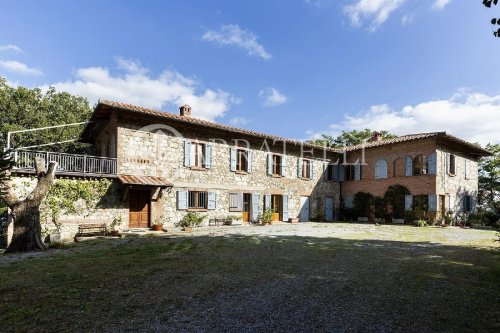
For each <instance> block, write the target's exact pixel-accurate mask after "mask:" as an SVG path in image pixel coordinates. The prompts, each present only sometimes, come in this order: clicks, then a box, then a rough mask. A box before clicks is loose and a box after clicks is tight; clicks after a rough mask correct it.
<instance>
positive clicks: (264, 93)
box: [259, 87, 288, 106]
mask: <svg viewBox="0 0 500 333" xmlns="http://www.w3.org/2000/svg"><path fill="white" fill-rule="evenodd" d="M259 97H260V98H261V99H262V100H263V103H262V105H264V106H277V105H281V104H284V103H286V101H287V100H288V97H286V96H285V95H283V94H282V93H280V92H279V91H278V89H276V88H272V87H271V88H266V89H264V90H261V91H260V92H259Z"/></svg>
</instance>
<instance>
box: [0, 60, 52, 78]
mask: <svg viewBox="0 0 500 333" xmlns="http://www.w3.org/2000/svg"><path fill="white" fill-rule="evenodd" d="M0 68H3V69H5V70H6V71H9V72H12V73H17V74H22V75H43V72H42V71H41V70H39V69H38V68H32V67H28V66H27V65H26V64H23V63H22V62H19V61H16V60H0Z"/></svg>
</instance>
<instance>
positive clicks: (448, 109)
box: [310, 89, 500, 144]
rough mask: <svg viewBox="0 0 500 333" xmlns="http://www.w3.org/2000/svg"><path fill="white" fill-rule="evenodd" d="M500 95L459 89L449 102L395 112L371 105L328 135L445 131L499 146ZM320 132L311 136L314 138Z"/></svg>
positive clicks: (347, 117)
mask: <svg viewBox="0 0 500 333" xmlns="http://www.w3.org/2000/svg"><path fill="white" fill-rule="evenodd" d="M499 115H500V95H494V96H488V95H486V94H482V93H478V92H472V91H470V90H467V89H460V90H459V91H457V92H456V93H455V94H454V95H453V96H451V97H450V98H448V99H438V100H432V101H427V102H422V103H419V104H417V105H408V106H405V107H403V108H402V109H400V110H394V109H392V108H391V107H390V106H389V105H387V104H382V105H373V106H371V107H370V108H369V109H368V110H367V111H364V112H361V113H360V114H358V115H354V116H348V115H347V116H345V117H344V120H343V121H341V122H340V123H338V124H333V125H330V128H329V130H328V132H329V134H332V135H337V134H339V133H340V132H341V130H352V129H358V130H359V129H364V128H366V127H370V128H371V129H373V130H388V131H390V132H392V133H395V134H398V135H403V134H409V133H418V132H434V131H447V132H448V133H450V134H454V135H457V136H459V137H461V138H464V139H466V140H469V141H471V142H479V143H481V144H486V143H488V142H492V143H500V137H499V136H498V133H500V122H499V121H498V116H499ZM318 134H319V133H316V134H310V135H311V136H312V137H317V136H318Z"/></svg>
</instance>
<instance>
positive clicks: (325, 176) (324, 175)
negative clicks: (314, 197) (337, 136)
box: [323, 162, 328, 180]
mask: <svg viewBox="0 0 500 333" xmlns="http://www.w3.org/2000/svg"><path fill="white" fill-rule="evenodd" d="M323 180H328V163H326V162H325V163H323Z"/></svg>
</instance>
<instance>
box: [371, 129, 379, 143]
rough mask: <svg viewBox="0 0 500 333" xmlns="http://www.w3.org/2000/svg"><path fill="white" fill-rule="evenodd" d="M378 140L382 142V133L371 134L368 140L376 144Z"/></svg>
mask: <svg viewBox="0 0 500 333" xmlns="http://www.w3.org/2000/svg"><path fill="white" fill-rule="evenodd" d="M380 140H382V133H380V132H377V131H375V132H373V133H372V137H371V138H370V142H378V141H380Z"/></svg>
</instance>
